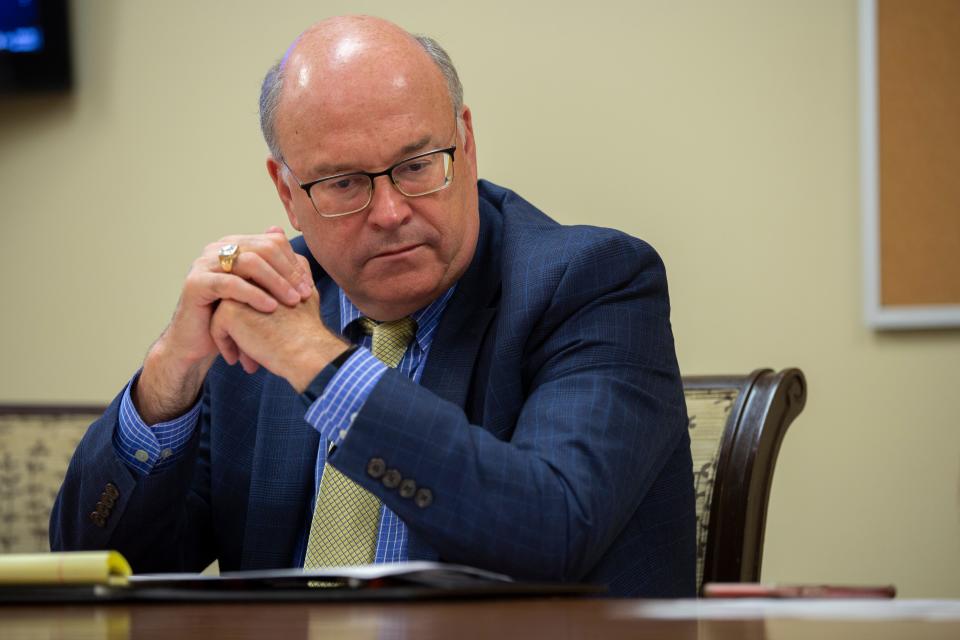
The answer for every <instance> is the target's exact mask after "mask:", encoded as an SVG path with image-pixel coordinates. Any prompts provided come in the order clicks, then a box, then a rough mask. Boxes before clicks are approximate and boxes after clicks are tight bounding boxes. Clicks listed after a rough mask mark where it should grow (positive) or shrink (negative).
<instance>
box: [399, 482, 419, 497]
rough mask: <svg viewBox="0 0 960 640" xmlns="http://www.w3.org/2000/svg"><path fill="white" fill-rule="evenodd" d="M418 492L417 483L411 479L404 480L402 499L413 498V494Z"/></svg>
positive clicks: (401, 488)
mask: <svg viewBox="0 0 960 640" xmlns="http://www.w3.org/2000/svg"><path fill="white" fill-rule="evenodd" d="M416 492H417V483H416V482H414V481H413V480H411V479H410V478H404V480H403V482H401V483H400V497H401V498H412V497H413V494H415V493H416Z"/></svg>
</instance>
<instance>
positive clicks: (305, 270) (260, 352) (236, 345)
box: [134, 227, 348, 424]
mask: <svg viewBox="0 0 960 640" xmlns="http://www.w3.org/2000/svg"><path fill="white" fill-rule="evenodd" d="M225 243H233V244H237V245H239V247H240V253H239V255H238V256H237V257H236V259H235V261H234V263H233V268H232V270H231V272H230V273H225V272H224V271H223V269H221V267H220V261H219V258H218V255H217V254H218V251H219V249H220V247H222V246H223V245H224V244H225ZM347 346H348V345H347V344H346V343H344V342H343V340H342V339H341V338H339V337H338V336H336V335H334V334H333V333H332V332H331V331H330V330H329V329H327V328H326V326H324V324H323V320H322V319H321V316H320V295H319V293H318V292H317V289H316V287H315V285H314V283H313V278H312V275H311V273H310V265H309V263H308V262H307V260H306V258H304V257H303V256H300V255H297V254H296V253H294V252H293V249H292V248H291V247H290V243H289V242H288V241H287V238H286V236H285V235H284V233H283V230H282V229H280V228H279V227H270V228H269V229H268V230H267V231H266V232H265V233H263V234H260V235H249V236H228V237H226V238H223V239H222V240H220V241H218V242H215V243H211V244H210V245H208V246H207V247H206V248H205V249H204V250H203V253H202V254H201V255H200V257H198V258H197V259H196V260H194V262H193V265H192V266H191V268H190V272H189V273H188V274H187V277H186V280H185V282H184V285H183V290H182V292H181V295H180V300H179V302H178V303H177V308H176V311H175V312H174V314H173V318H172V320H171V321H170V324H169V325H168V326H167V328H166V329H165V330H164V332H163V333H162V334H161V336H160V338H159V339H158V340H157V341H156V342H155V343H154V344H153V346H152V347H151V348H150V351H149V352H148V354H147V357H146V359H145V360H144V366H143V371H142V373H141V375H140V379H139V381H138V383H137V386H136V388H135V395H134V402H135V403H136V405H137V409H138V410H139V411H140V413H141V416H142V417H143V418H144V420H145V421H147V423H148V424H153V423H155V422H157V421H161V420H165V419H170V418H172V417H175V416H177V415H180V414H181V413H182V412H183V411H184V410H186V409H187V408H189V407H190V406H191V404H192V403H193V402H194V401H195V399H196V397H197V394H198V393H199V389H200V386H201V385H202V383H203V378H204V377H205V376H206V372H207V371H208V370H209V368H210V366H211V365H212V364H213V361H214V359H215V358H216V356H217V354H218V353H219V354H220V355H222V356H223V358H224V360H226V361H227V362H228V363H229V364H231V365H233V364H236V363H237V362H239V363H240V364H241V366H242V367H243V369H244V371H246V372H247V373H253V372H254V371H256V370H257V369H258V368H259V367H260V366H263V367H266V369H267V370H269V371H270V372H271V373H274V374H276V375H278V376H281V377H283V378H286V379H287V381H288V382H290V384H291V385H292V386H293V387H294V388H295V389H296V390H297V391H303V390H304V389H305V388H306V387H307V385H309V384H310V382H311V381H312V380H313V378H314V377H316V374H317V373H319V371H320V370H321V369H322V368H323V367H325V366H326V365H327V364H328V363H329V362H330V361H331V360H333V359H334V358H335V357H336V356H337V355H338V354H340V353H341V352H343V350H344V349H345V348H346V347H347Z"/></svg>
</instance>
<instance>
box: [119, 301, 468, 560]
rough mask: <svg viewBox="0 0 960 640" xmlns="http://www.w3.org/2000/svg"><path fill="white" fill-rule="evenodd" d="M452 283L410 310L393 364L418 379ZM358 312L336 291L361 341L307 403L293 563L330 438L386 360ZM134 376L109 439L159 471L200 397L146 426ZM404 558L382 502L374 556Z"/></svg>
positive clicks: (400, 526) (125, 454)
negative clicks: (407, 334) (312, 451)
mask: <svg viewBox="0 0 960 640" xmlns="http://www.w3.org/2000/svg"><path fill="white" fill-rule="evenodd" d="M455 288H456V287H455V286H454V287H451V288H450V289H448V290H447V291H446V292H445V293H444V294H443V295H442V296H441V297H439V298H438V299H436V300H434V301H433V302H432V303H431V304H430V305H428V306H427V307H425V308H423V309H421V310H420V311H417V312H416V313H414V314H413V316H412V317H413V319H414V320H415V321H416V323H417V333H416V335H415V336H414V339H413V341H412V342H411V344H410V346H409V347H408V348H407V352H406V353H405V354H404V356H403V359H402V360H401V361H400V364H399V365H397V370H398V371H400V372H401V373H403V374H404V375H406V376H407V377H409V378H411V379H412V380H413V381H414V382H418V383H419V382H420V378H421V376H422V375H423V367H424V364H425V363H426V361H427V355H428V354H429V352H430V345H431V344H432V343H433V337H434V335H435V334H436V331H437V327H438V325H439V323H440V317H441V316H442V315H443V310H444V309H445V308H446V306H447V302H448V301H449V300H450V296H451V295H453V291H454V289H455ZM361 316H362V314H361V313H360V310H359V309H357V308H356V307H355V306H354V305H353V303H352V302H350V300H349V299H348V298H347V296H346V295H345V294H344V293H343V291H342V290H341V291H340V327H339V329H340V333H341V335H343V336H345V337H346V338H348V339H349V340H350V341H351V342H353V343H355V344H358V345H360V346H361V347H362V348H361V349H357V351H356V352H354V353H353V354H352V355H351V356H350V357H349V358H348V359H347V361H346V362H344V363H343V365H342V366H341V367H340V368H339V369H338V370H337V372H336V373H335V374H334V376H333V377H332V378H331V379H330V382H329V383H327V386H326V387H325V389H324V391H323V393H322V394H321V395H320V396H319V397H318V398H317V399H316V401H314V402H313V403H312V404H311V405H310V407H309V408H308V409H307V412H306V415H305V419H306V420H307V422H309V423H310V424H311V425H312V426H313V427H314V428H315V429H316V430H317V431H318V432H319V433H320V446H319V447H318V450H317V463H316V468H315V472H314V500H312V501H311V503H310V504H309V505H307V506H308V512H307V517H306V522H307V529H306V530H305V531H304V532H303V533H302V536H301V542H300V544H299V545H298V548H297V551H296V557H295V558H293V564H294V566H303V558H304V554H305V550H306V541H307V536H308V535H309V528H310V522H311V517H310V516H311V514H312V513H313V505H314V504H315V503H316V492H317V489H318V488H319V487H320V480H321V479H322V477H323V467H324V465H325V464H326V457H327V450H328V449H329V443H331V442H332V443H334V444H339V443H340V442H341V441H342V440H343V439H344V438H345V437H346V436H347V434H348V433H349V430H350V424H351V422H352V421H353V418H354V417H355V416H356V414H357V413H358V412H359V411H360V410H361V409H362V408H363V403H364V402H365V401H366V399H367V398H368V397H369V395H370V393H371V392H372V391H373V388H374V386H375V385H376V383H377V381H379V380H380V378H381V376H383V374H384V373H385V372H386V371H387V366H386V365H385V364H383V363H382V362H380V361H379V360H377V359H376V358H375V357H374V356H373V354H372V353H371V352H370V349H371V347H372V338H371V337H370V336H368V335H366V334H365V333H364V332H363V330H362V329H360V327H359V325H358V324H354V323H355V321H356V320H358V319H359V318H360V317H361ZM139 375H140V374H139V372H138V373H137V374H136V375H135V376H134V377H133V379H132V380H131V381H130V383H128V384H127V388H126V389H125V390H124V393H123V399H122V400H121V404H120V421H119V422H120V425H119V428H118V429H117V430H116V432H114V435H113V444H114V449H115V450H116V452H117V455H118V456H120V458H121V459H122V460H124V462H126V464H127V465H128V466H129V467H130V468H132V469H134V470H135V471H136V472H137V473H139V474H141V475H146V474H149V473H154V472H158V471H161V470H162V469H164V468H165V467H167V466H169V465H170V464H173V463H174V462H175V461H176V460H177V459H178V458H179V457H180V456H181V455H182V453H183V450H184V448H185V446H186V444H187V441H188V440H189V439H190V436H191V435H192V433H193V430H194V428H195V427H196V424H197V419H198V418H199V416H200V402H197V404H196V405H194V406H193V407H192V408H191V409H190V411H188V412H187V413H186V414H184V415H182V416H180V417H179V418H176V419H174V420H170V421H168V422H162V423H158V424H156V425H154V426H153V427H148V426H147V425H146V423H144V421H143V419H142V418H141V417H140V415H139V414H138V413H137V410H136V408H135V407H134V405H133V400H132V398H131V397H130V388H131V387H132V386H133V383H134V382H135V381H136V379H137V377H138V376H139ZM406 559H407V527H406V525H405V524H404V523H403V521H402V520H400V518H398V517H397V516H396V514H394V513H393V512H392V511H390V509H388V508H387V507H386V506H384V507H381V515H380V527H379V532H378V534H377V550H376V555H375V559H374V561H375V562H399V561H403V560H406Z"/></svg>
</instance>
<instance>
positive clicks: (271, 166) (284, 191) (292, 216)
mask: <svg viewBox="0 0 960 640" xmlns="http://www.w3.org/2000/svg"><path fill="white" fill-rule="evenodd" d="M267 173H268V174H270V179H271V180H273V185H274V186H275V187H276V188H277V195H278V196H280V202H282V203H283V208H284V209H286V211H287V218H288V219H289V220H290V224H291V225H292V226H293V228H294V229H296V230H297V231H300V221H299V220H297V214H296V212H295V211H294V207H293V197H294V193H293V191H292V190H291V189H290V185H289V184H288V183H287V180H286V175H287V173H289V172H288V171H287V169H286V167H284V166H283V165H282V164H280V163H279V162H277V160H276V158H274V157H273V156H272V155H269V156H267Z"/></svg>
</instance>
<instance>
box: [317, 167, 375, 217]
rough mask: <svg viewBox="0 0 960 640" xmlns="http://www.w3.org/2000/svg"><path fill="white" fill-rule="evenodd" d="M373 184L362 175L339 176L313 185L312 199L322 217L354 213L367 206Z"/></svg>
mask: <svg viewBox="0 0 960 640" xmlns="http://www.w3.org/2000/svg"><path fill="white" fill-rule="evenodd" d="M371 184H372V183H371V182H370V178H369V177H368V176H365V175H363V174H362V173H356V174H351V175H346V176H337V177H335V178H330V179H329V180H324V181H323V182H318V183H317V184H315V185H313V186H312V187H311V188H310V198H311V199H312V200H313V204H314V206H316V207H317V211H318V212H320V214H321V215H340V214H344V213H352V212H354V211H357V210H359V209H363V208H364V207H365V206H367V203H368V202H369V201H370V187H371Z"/></svg>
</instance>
